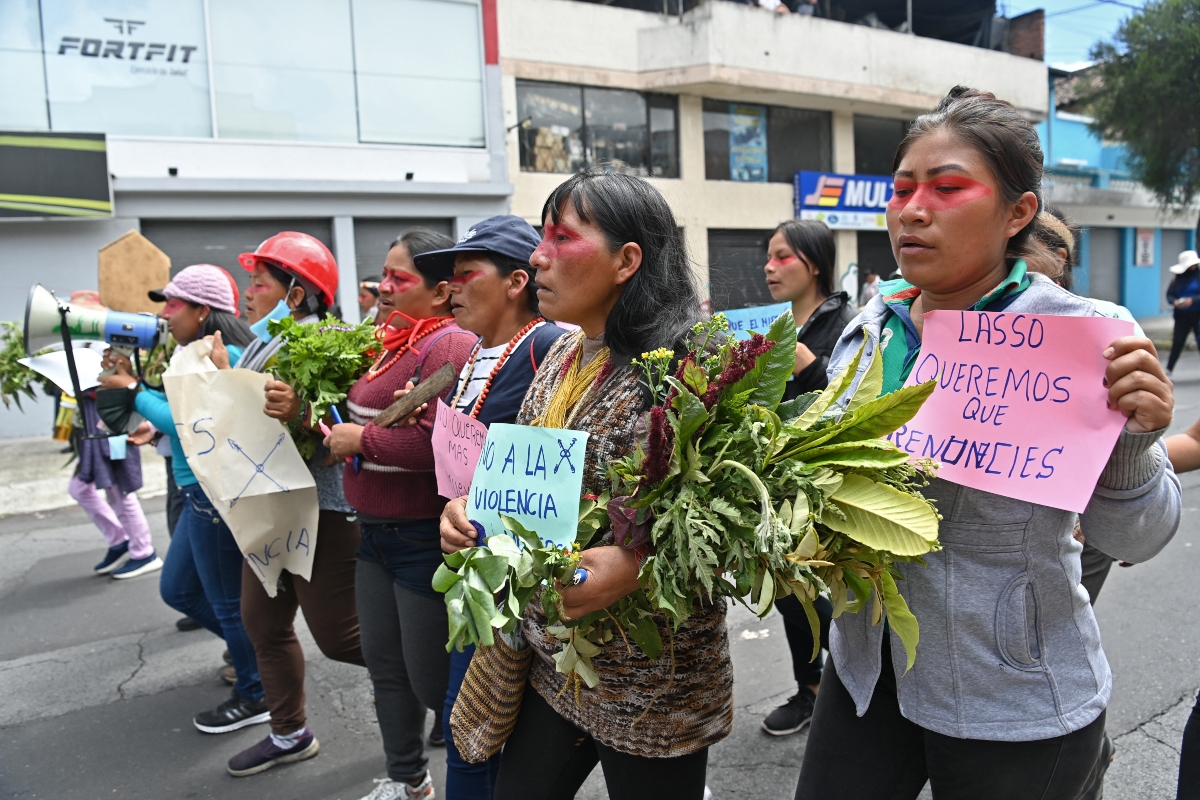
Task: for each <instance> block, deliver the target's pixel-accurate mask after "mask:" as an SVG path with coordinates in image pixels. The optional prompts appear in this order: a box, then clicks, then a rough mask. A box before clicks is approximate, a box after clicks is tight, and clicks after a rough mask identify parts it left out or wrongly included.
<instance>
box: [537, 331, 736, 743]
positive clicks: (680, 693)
mask: <svg viewBox="0 0 1200 800" xmlns="http://www.w3.org/2000/svg"><path fill="white" fill-rule="evenodd" d="M582 340H583V334H582V333H581V332H575V333H571V334H568V335H566V336H562V337H560V338H559V340H558V341H557V342H555V343H554V346H553V347H551V349H550V352H549V353H547V355H546V359H545V361H544V362H543V363H542V365H541V368H540V369H539V370H538V373H537V377H536V378H535V379H534V382H533V384H532V385H531V386H530V387H529V393H528V394H526V395H525V403H524V405H523V406H522V408H521V413H520V414H519V415H518V416H517V423H518V424H522V425H528V424H529V423H530V422H531V421H532V420H533V419H534V418H535V417H537V416H538V415H539V414H541V413H542V412H543V411H544V410H545V408H546V406H547V404H548V403H549V401H550V397H551V396H552V395H553V394H554V390H555V388H556V387H557V386H558V383H559V375H560V374H561V373H562V367H563V364H564V362H565V361H566V359H567V358H568V357H570V356H572V355H573V354H574V352H575V349H576V348H577V347H578V346H579V344H580V342H581V341H582ZM639 374H640V373H638V372H637V371H636V370H635V369H634V368H633V367H629V366H626V367H617V368H615V369H613V370H611V372H610V374H609V375H608V377H607V378H606V379H605V382H604V384H603V385H602V386H598V387H593V389H592V390H591V391H589V392H588V393H587V395H585V397H584V399H583V400H582V401H581V407H580V408H579V409H578V410H577V413H576V414H575V417H574V420H573V421H572V423H571V427H572V428H573V429H575V430H581V431H587V432H588V433H589V434H590V436H589V437H588V445H587V456H586V465H585V467H584V478H583V488H584V491H585V492H591V493H594V494H599V493H600V492H602V491H603V490H604V489H605V488H608V486H609V481H608V479H607V477H606V476H605V471H606V469H607V466H608V464H609V463H610V462H612V461H613V460H615V459H618V458H621V457H622V456H624V455H625V454H626V453H628V452H629V451H630V450H631V449H632V448H633V441H634V426H635V425H636V424H637V421H638V418H639V416H640V415H641V414H642V412H643V411H644V410H645V409H644V399H643V397H642V395H641V393H640V392H639V390H638V377H639ZM602 375H603V373H602ZM658 623H659V632H660V634H661V635H662V639H663V653H662V657H661V658H659V659H658V660H657V661H651V660H650V659H649V658H647V656H646V655H645V653H643V652H642V651H641V649H639V648H638V647H637V645H633V654H632V655H631V654H630V653H629V651H628V650H626V648H625V646H624V642H622V641H619V640H614V641H613V642H611V643H609V644H608V645H606V646H605V647H604V649H603V650H602V651H601V653H600V655H598V656H596V657H595V658H594V659H593V660H592V664H593V666H595V668H596V673H597V674H598V675H599V676H600V685H599V686H597V687H596V688H595V689H587V688H584V689H583V690H582V691H581V692H580V695H579V703H578V704H576V701H575V692H574V691H573V690H572V691H566V692H563V691H562V688H563V686H564V684H565V682H566V676H565V675H562V674H560V673H558V672H556V671H555V669H554V661H553V655H554V654H555V653H557V652H558V651H559V650H560V649H561V643H560V642H559V641H558V640H557V639H555V638H554V636H552V635H551V634H549V633H547V632H546V617H545V615H544V614H543V613H542V608H541V605H540V604H539V603H538V602H537V601H534V602H532V603H531V604H530V606H529V610H528V612H527V614H526V616H525V636H526V637H527V638H528V639H529V642H530V644H531V645H532V647H533V650H534V656H535V657H534V659H533V666H532V667H531V670H530V676H529V678H530V682H531V683H532V684H533V688H534V689H536V690H537V692H538V694H540V695H541V696H542V697H543V698H545V700H546V702H548V703H549V704H550V705H551V707H553V708H554V710H555V711H557V712H558V713H559V714H561V715H562V716H563V717H564V718H566V719H567V720H569V721H570V722H571V723H572V724H574V725H575V726H577V727H578V728H580V729H581V730H584V731H586V732H587V733H589V734H591V735H592V736H593V737H594V738H595V739H596V740H597V741H599V742H601V743H602V744H605V745H607V746H609V747H612V748H613V749H615V750H619V751H621V752H623V753H629V754H631V755H637V756H646V757H650V758H670V757H674V756H682V755H686V754H688V753H692V752H695V751H696V750H699V749H701V748H704V747H709V746H711V745H714V744H716V743H717V742H719V741H721V740H722V739H724V738H725V737H726V736H728V735H729V733H730V731H731V729H732V727H733V665H732V663H731V662H730V660H729V635H728V630H727V628H726V625H725V606H724V604H723V603H718V604H716V605H711V606H706V607H703V608H699V607H698V608H697V610H696V613H695V614H694V615H693V616H692V617H691V618H690V619H689V620H688V622H687V624H685V625H683V626H682V627H681V628H680V629H679V630H678V631H677V632H676V633H675V634H674V662H675V677H674V680H673V681H672V680H671V649H672V648H671V644H670V642H671V634H670V626H669V624H668V623H667V622H666V620H665V619H664V618H661V617H660V618H659V620H658ZM647 708H649V711H647ZM643 714H644V716H643ZM639 717H640V719H639Z"/></svg>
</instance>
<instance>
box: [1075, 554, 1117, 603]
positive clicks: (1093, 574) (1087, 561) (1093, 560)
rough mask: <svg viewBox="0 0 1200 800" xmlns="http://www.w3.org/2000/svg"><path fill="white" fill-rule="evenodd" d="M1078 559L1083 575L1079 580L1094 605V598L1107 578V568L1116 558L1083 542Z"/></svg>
mask: <svg viewBox="0 0 1200 800" xmlns="http://www.w3.org/2000/svg"><path fill="white" fill-rule="evenodd" d="M1079 561H1080V564H1081V566H1082V567H1083V577H1082V578H1080V580H1079V582H1080V583H1082V584H1083V588H1084V589H1086V590H1087V593H1088V599H1089V600H1091V601H1092V605H1096V598H1097V597H1099V596H1100V590H1101V589H1103V588H1104V582H1105V581H1106V580H1108V573H1109V570H1111V569H1112V565H1113V562H1114V561H1116V559H1115V558H1113V557H1112V556H1110V555H1108V554H1107V553H1104V552H1102V551H1100V550H1097V549H1096V548H1095V547H1092V546H1091V545H1090V544H1085V545H1084V546H1083V552H1082V553H1081V554H1080V555H1079Z"/></svg>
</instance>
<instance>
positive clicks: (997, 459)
mask: <svg viewBox="0 0 1200 800" xmlns="http://www.w3.org/2000/svg"><path fill="white" fill-rule="evenodd" d="M1132 332H1133V324H1132V323H1130V322H1128V321H1126V320H1119V319H1109V318H1106V317H1055V316H1047V315H1040V314H1011V313H1003V312H1001V313H992V312H986V311H983V312H980V311H932V312H930V313H928V314H926V315H925V330H924V333H923V339H922V345H921V353H920V355H918V356H917V362H916V365H915V366H914V367H913V371H912V374H911V375H910V377H909V381H908V382H909V384H910V385H911V384H914V383H923V382H925V381H929V380H934V379H936V380H937V382H938V385H937V388H936V389H935V390H934V392H933V394H932V395H931V396H930V398H929V399H928V400H926V401H925V405H923V406H922V407H921V410H920V411H919V412H918V413H917V416H916V417H914V418H913V419H912V420H911V421H910V422H909V423H908V424H907V425H905V426H902V427H901V428H900V429H899V430H898V431H896V432H895V433H893V434H892V435H891V436H889V437H888V438H889V439H890V440H891V441H892V442H893V443H894V444H895V445H896V446H897V447H899V448H901V449H902V450H904V451H905V452H907V453H910V454H912V455H913V456H916V457H922V456H926V457H930V458H933V459H935V460H936V461H938V462H939V463H940V464H941V468H940V470H939V471H938V477H940V478H945V479H946V480H948V481H951V482H952V483H957V484H961V485H962V486H970V487H971V488H973V489H981V490H983V491H987V492H993V493H994V494H999V495H1003V496H1005V497H1013V498H1016V499H1019V500H1026V501H1028V502H1031V503H1038V504H1041V505H1046V506H1051V507H1052V508H1062V509H1066V510H1068V511H1076V512H1079V511H1083V510H1084V508H1085V507H1086V506H1087V503H1088V500H1089V499H1090V498H1091V496H1092V491H1093V490H1094V489H1095V487H1096V481H1097V479H1099V477H1100V473H1101V471H1102V470H1103V469H1104V465H1105V464H1106V463H1107V462H1108V457H1109V455H1110V454H1111V452H1112V449H1113V446H1114V445H1115V444H1116V441H1117V437H1118V436H1119V435H1120V433H1121V428H1122V427H1124V425H1125V416H1124V415H1123V414H1121V412H1120V411H1116V410H1110V409H1109V408H1108V389H1107V388H1105V386H1104V383H1103V380H1104V371H1105V369H1107V367H1108V363H1109V362H1108V361H1106V360H1105V359H1104V357H1103V356H1102V355H1101V354H1102V353H1103V352H1104V350H1105V349H1106V348H1107V347H1108V345H1110V344H1111V343H1112V342H1113V341H1114V340H1115V339H1119V338H1120V337H1122V336H1128V335H1130V334H1131V333H1132ZM901 346H902V345H901Z"/></svg>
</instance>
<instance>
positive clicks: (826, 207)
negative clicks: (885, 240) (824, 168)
mask: <svg viewBox="0 0 1200 800" xmlns="http://www.w3.org/2000/svg"><path fill="white" fill-rule="evenodd" d="M794 184H795V187H796V217H797V218H798V219H817V220H820V221H821V222H824V223H825V224H826V225H828V226H829V227H831V228H834V229H835V230H837V229H841V230H855V231H875V230H887V219H886V218H885V217H884V212H885V211H886V210H887V204H888V201H889V200H891V199H892V179H891V178H890V177H889V176H887V175H838V174H837V173H833V172H797V173H796V177H795V180H794Z"/></svg>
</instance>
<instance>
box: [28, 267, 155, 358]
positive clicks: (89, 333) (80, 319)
mask: <svg viewBox="0 0 1200 800" xmlns="http://www.w3.org/2000/svg"><path fill="white" fill-rule="evenodd" d="M64 312H65V314H64ZM64 320H65V322H66V326H67V327H66V333H67V336H66V337H65V338H66V339H67V340H76V339H86V340H92V341H104V342H107V343H108V344H111V345H115V346H118V347H132V348H139V349H142V350H149V349H151V348H152V347H154V346H155V345H157V344H158V343H159V342H164V341H166V338H167V337H166V322H165V321H164V320H160V319H159V318H158V317H156V316H154V315H153V314H129V313H126V312H124V311H109V310H108V309H106V308H92V307H90V306H79V305H72V304H71V303H64V302H62V301H61V300H59V299H58V298H57V297H55V296H54V293H53V292H51V291H50V290H49V289H46V288H45V287H43V286H42V285H41V284H34V285H33V286H32V287H31V288H30V289H29V299H28V300H27V301H26V302H25V354H26V355H29V356H31V355H33V354H34V353H36V352H38V351H39V350H43V349H45V348H47V347H49V346H51V345H54V344H64V345H67V346H68V349H70V348H69V345H68V343H67V341H64V336H63V322H64Z"/></svg>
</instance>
